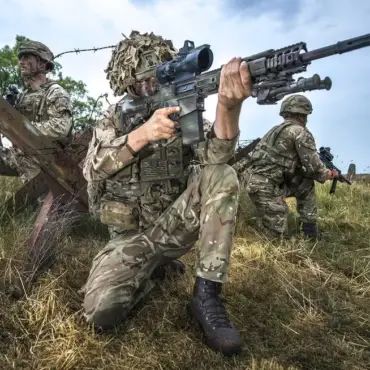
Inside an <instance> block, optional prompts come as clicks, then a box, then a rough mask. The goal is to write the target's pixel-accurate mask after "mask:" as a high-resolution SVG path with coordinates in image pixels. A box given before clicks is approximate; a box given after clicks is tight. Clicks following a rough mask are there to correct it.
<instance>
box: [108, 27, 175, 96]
mask: <svg viewBox="0 0 370 370" xmlns="http://www.w3.org/2000/svg"><path fill="white" fill-rule="evenodd" d="M177 54H178V50H177V49H175V48H174V47H173V44H172V42H171V41H170V40H165V39H163V38H162V37H161V36H156V35H154V34H153V33H150V34H148V33H144V34H140V33H139V32H138V31H132V32H131V34H130V37H129V38H125V39H124V40H121V41H120V42H119V43H118V44H117V45H116V47H115V48H114V49H113V51H112V57H111V59H110V61H109V63H108V66H107V68H106V69H105V71H104V72H105V73H106V74H107V80H109V85H110V87H111V89H112V91H113V94H114V95H115V96H120V95H123V94H124V93H125V92H130V93H131V94H133V95H135V93H134V90H133V87H134V85H135V83H136V82H137V81H140V80H143V79H147V78H149V77H151V76H153V77H154V76H155V68H156V66H157V65H158V64H160V63H162V62H165V61H168V60H171V59H173V58H174V57H175V56H176V55H177Z"/></svg>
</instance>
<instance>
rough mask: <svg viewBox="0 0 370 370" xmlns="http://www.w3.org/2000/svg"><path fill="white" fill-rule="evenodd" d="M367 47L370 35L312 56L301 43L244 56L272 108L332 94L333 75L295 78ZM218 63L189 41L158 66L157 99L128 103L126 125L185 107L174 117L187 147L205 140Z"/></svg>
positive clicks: (260, 99) (260, 97) (260, 95)
mask: <svg viewBox="0 0 370 370" xmlns="http://www.w3.org/2000/svg"><path fill="white" fill-rule="evenodd" d="M367 46H370V34H366V35H363V36H359V37H355V38H352V39H348V40H344V41H340V42H337V43H336V44H333V45H329V46H325V47H323V48H320V49H316V50H312V51H309V52H308V51H307V47H306V43H305V42H299V43H297V44H294V45H290V46H286V47H283V48H281V49H277V50H274V49H270V50H266V51H263V52H261V53H258V54H255V55H252V56H249V57H246V58H243V60H245V61H246V62H247V63H248V67H249V72H250V75H251V78H252V83H253V91H252V97H254V98H257V104H261V105H266V104H276V102H277V101H279V100H280V99H282V98H283V97H284V96H285V95H288V94H292V93H298V92H304V91H311V90H323V89H325V90H330V88H331V84H332V83H331V80H330V78H329V77H325V78H324V79H323V80H322V79H321V78H320V76H319V75H318V74H314V75H313V76H312V77H309V78H303V77H300V78H298V80H297V81H295V80H294V79H293V75H294V74H297V73H302V72H305V71H306V70H307V66H308V65H309V64H310V63H311V62H312V61H314V60H317V59H322V58H326V57H329V56H331V55H335V54H342V53H346V52H349V51H352V50H356V49H360V48H364V47H367ZM152 59H153V58H151V57H150V56H149V55H148V56H147V60H148V62H150V63H151V64H152V65H153V62H152ZM150 63H149V64H150ZM212 63H213V52H212V50H211V49H210V45H207V44H205V45H201V46H199V47H196V48H195V47H194V42H193V41H189V40H186V41H185V42H184V46H183V47H182V48H181V49H180V50H179V54H178V55H177V56H176V57H175V58H174V59H173V60H171V61H167V62H164V63H162V64H159V65H157V66H153V67H152V68H155V73H156V77H157V80H158V82H159V84H160V87H159V90H158V91H157V93H156V94H155V95H154V96H150V97H144V98H141V99H133V100H126V101H125V102H123V104H122V105H121V110H122V111H121V119H122V122H127V121H126V119H127V118H131V117H134V116H135V115H136V114H137V113H141V114H143V113H144V116H145V115H146V116H148V117H149V116H150V115H151V114H152V113H153V112H154V111H155V110H157V109H159V108H163V107H166V106H180V108H181V110H180V112H179V113H177V114H175V115H173V116H172V117H170V118H172V119H174V120H177V121H178V122H179V124H180V129H179V132H178V133H177V135H178V136H180V135H181V136H182V138H183V143H184V144H185V145H189V144H194V143H197V142H200V141H203V140H204V131H203V119H202V112H204V110H205V109H204V100H205V98H206V97H207V96H209V95H212V94H216V93H217V92H218V88H219V84H220V73H221V68H222V67H221V68H218V69H215V70H213V71H209V72H206V71H208V70H209V68H210V67H211V66H212ZM203 72H206V73H203Z"/></svg>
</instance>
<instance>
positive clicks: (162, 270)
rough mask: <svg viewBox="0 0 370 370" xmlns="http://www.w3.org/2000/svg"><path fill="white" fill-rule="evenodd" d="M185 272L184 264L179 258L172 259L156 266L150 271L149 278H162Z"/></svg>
mask: <svg viewBox="0 0 370 370" xmlns="http://www.w3.org/2000/svg"><path fill="white" fill-rule="evenodd" d="M184 273H185V265H184V264H183V263H182V262H181V261H179V260H173V261H171V262H169V263H164V264H162V265H160V266H158V267H157V268H156V269H155V270H154V271H153V273H152V275H151V277H150V278H151V279H159V280H163V279H165V278H166V277H168V276H173V275H183V274H184Z"/></svg>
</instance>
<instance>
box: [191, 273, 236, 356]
mask: <svg viewBox="0 0 370 370" xmlns="http://www.w3.org/2000/svg"><path fill="white" fill-rule="evenodd" d="M221 286H222V284H221V283H216V282H214V281H211V280H206V279H202V278H200V277H197V279H196V282H195V285H194V290H193V297H192V298H191V300H190V302H189V304H188V307H187V308H188V311H189V314H190V315H191V316H192V317H193V318H194V319H195V321H196V322H197V323H198V325H199V326H200V328H201V330H202V331H203V333H204V335H205V339H206V343H207V344H208V346H209V347H211V348H212V349H213V350H214V351H216V352H221V353H222V354H223V355H224V356H232V355H234V354H237V353H239V352H240V351H241V347H242V341H241V338H240V335H239V333H238V331H237V329H236V328H235V327H234V325H233V323H232V322H231V321H230V320H229V318H228V316H227V313H226V309H225V307H224V305H223V304H222V302H221V299H220V297H219V294H220V293H221Z"/></svg>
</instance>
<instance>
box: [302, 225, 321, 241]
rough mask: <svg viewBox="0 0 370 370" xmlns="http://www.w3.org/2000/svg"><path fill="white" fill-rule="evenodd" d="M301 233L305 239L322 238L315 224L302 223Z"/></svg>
mask: <svg viewBox="0 0 370 370" xmlns="http://www.w3.org/2000/svg"><path fill="white" fill-rule="evenodd" d="M302 231H303V237H304V238H305V239H321V238H322V237H323V236H324V235H323V233H322V232H321V231H320V230H319V228H318V227H317V224H316V223H315V222H303V223H302Z"/></svg>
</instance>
